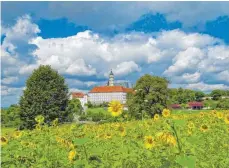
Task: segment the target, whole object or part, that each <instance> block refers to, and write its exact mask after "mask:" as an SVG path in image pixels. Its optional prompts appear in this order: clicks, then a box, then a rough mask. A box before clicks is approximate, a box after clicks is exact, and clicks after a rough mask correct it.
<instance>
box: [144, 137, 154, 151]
mask: <svg viewBox="0 0 229 168" xmlns="http://www.w3.org/2000/svg"><path fill="white" fill-rule="evenodd" d="M154 146H155V142H154V140H153V137H152V136H145V148H146V149H152V148H153V147H154Z"/></svg>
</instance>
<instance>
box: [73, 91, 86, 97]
mask: <svg viewBox="0 0 229 168" xmlns="http://www.w3.org/2000/svg"><path fill="white" fill-rule="evenodd" d="M83 97H84V94H83V93H81V92H72V98H83Z"/></svg>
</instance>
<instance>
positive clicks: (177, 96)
mask: <svg viewBox="0 0 229 168" xmlns="http://www.w3.org/2000/svg"><path fill="white" fill-rule="evenodd" d="M204 96H205V94H204V93H203V92H201V91H194V90H189V89H183V88H178V89H175V88H173V89H169V100H170V102H171V104H187V103H188V102H190V101H201V100H202V98H203V97H204Z"/></svg>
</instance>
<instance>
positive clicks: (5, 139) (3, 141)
mask: <svg viewBox="0 0 229 168" xmlns="http://www.w3.org/2000/svg"><path fill="white" fill-rule="evenodd" d="M7 143H8V140H7V138H6V137H4V136H1V145H6V144H7Z"/></svg>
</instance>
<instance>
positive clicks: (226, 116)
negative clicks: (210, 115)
mask: <svg viewBox="0 0 229 168" xmlns="http://www.w3.org/2000/svg"><path fill="white" fill-rule="evenodd" d="M224 121H225V123H226V124H229V114H227V115H225V118H224Z"/></svg>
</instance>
